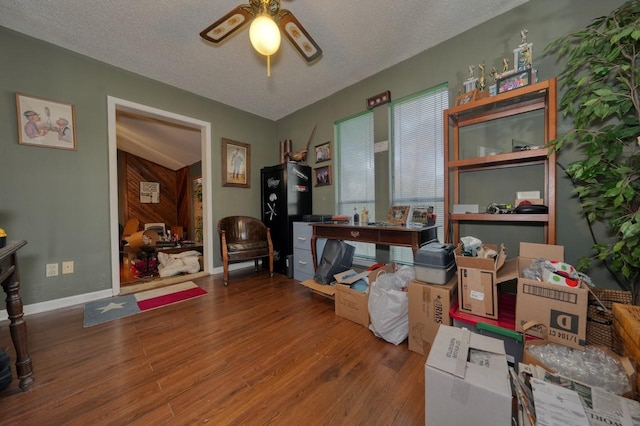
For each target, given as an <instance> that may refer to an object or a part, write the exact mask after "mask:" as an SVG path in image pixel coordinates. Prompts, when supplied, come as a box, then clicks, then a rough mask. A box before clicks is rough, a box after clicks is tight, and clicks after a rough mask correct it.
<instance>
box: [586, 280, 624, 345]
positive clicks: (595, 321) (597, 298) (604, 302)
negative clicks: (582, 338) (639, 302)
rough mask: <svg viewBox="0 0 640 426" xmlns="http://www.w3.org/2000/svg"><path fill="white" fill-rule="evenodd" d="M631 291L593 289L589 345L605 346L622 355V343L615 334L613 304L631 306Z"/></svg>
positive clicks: (588, 310) (588, 330)
mask: <svg viewBox="0 0 640 426" xmlns="http://www.w3.org/2000/svg"><path fill="white" fill-rule="evenodd" d="M631 302H632V296H631V292H630V291H625V290H611V289H605V288H593V289H590V291H589V305H588V306H587V345H600V346H605V347H607V348H609V349H611V350H613V351H614V352H616V353H618V354H620V353H621V342H620V341H619V339H617V338H616V337H617V336H616V335H615V333H613V311H612V310H611V309H612V308H611V307H612V304H613V303H624V304H631Z"/></svg>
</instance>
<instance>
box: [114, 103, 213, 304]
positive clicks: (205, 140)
mask: <svg viewBox="0 0 640 426" xmlns="http://www.w3.org/2000/svg"><path fill="white" fill-rule="evenodd" d="M118 111H125V112H128V113H132V114H138V115H143V116H147V117H151V118H154V119H158V120H164V121H168V122H171V123H176V124H180V125H183V126H188V127H191V128H193V129H199V131H200V145H201V158H202V206H203V211H202V217H203V237H204V238H203V262H204V264H203V267H204V272H206V273H209V274H210V273H212V271H213V260H212V256H213V241H212V240H213V239H212V237H211V231H212V229H213V214H212V211H211V210H212V209H211V200H212V194H211V176H212V171H211V123H208V122H205V121H201V120H198V119H195V118H191V117H186V116H182V115H179V114H175V113H172V112H168V111H163V110H159V109H157V108H153V107H149V106H147V105H142V104H138V103H134V102H130V101H127V100H124V99H118V98H114V97H111V96H108V97H107V118H108V126H109V129H108V135H109V218H110V229H111V282H112V291H113V295H117V294H119V293H120V262H119V257H120V253H119V252H120V230H119V220H118V160H117V150H118V146H117V130H116V115H117V112H118Z"/></svg>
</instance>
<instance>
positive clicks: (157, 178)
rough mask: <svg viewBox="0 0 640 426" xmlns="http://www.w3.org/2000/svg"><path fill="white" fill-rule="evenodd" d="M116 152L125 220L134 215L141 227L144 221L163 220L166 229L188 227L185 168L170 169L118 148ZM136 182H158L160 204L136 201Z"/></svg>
mask: <svg viewBox="0 0 640 426" xmlns="http://www.w3.org/2000/svg"><path fill="white" fill-rule="evenodd" d="M120 155H121V156H122V162H121V163H120V164H121V166H122V167H123V171H122V173H121V176H122V177H123V179H124V182H123V185H122V188H123V190H124V191H125V193H124V197H123V200H124V206H123V207H124V219H125V222H126V221H127V220H129V219H130V218H132V217H135V218H138V220H140V226H141V227H144V224H145V223H152V222H163V223H165V224H166V225H167V227H168V229H169V228H170V227H171V226H175V225H177V226H183V227H184V228H185V229H186V230H188V229H190V223H191V221H190V218H191V212H190V209H189V182H190V179H189V169H188V167H185V168H183V169H180V170H178V171H173V170H171V169H168V168H166V167H163V166H161V165H159V164H156V163H152V162H150V161H147V160H145V159H143V158H140V157H137V156H135V155H133V154H129V153H126V152H122V151H121V152H120ZM140 182H158V183H159V184H160V203H158V204H148V203H141V202H140Z"/></svg>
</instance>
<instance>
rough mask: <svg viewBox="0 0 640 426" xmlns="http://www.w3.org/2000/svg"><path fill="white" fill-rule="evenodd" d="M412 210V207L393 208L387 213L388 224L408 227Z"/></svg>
mask: <svg viewBox="0 0 640 426" xmlns="http://www.w3.org/2000/svg"><path fill="white" fill-rule="evenodd" d="M410 209H411V206H391V207H390V208H389V212H388V213H387V222H391V223H393V224H394V225H402V226H404V225H406V224H407V219H408V218H409V210H410Z"/></svg>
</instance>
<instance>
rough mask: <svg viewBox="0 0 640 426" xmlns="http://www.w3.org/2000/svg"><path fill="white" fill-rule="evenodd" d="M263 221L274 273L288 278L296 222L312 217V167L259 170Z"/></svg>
mask: <svg viewBox="0 0 640 426" xmlns="http://www.w3.org/2000/svg"><path fill="white" fill-rule="evenodd" d="M260 182H261V187H260V194H261V198H262V221H263V222H264V223H265V224H266V225H267V227H269V228H270V229H271V239H272V240H273V251H274V259H273V270H274V272H278V273H281V274H287V266H288V265H287V256H289V255H293V222H295V221H300V220H302V216H303V215H306V214H311V210H312V205H311V204H312V198H311V195H312V194H311V188H312V185H311V183H312V180H311V167H309V166H304V165H300V164H298V163H294V162H287V163H284V164H278V165H276V166H270V167H264V168H262V170H260Z"/></svg>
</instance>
